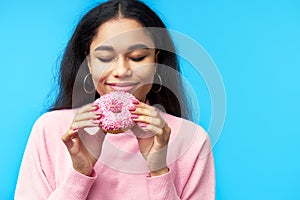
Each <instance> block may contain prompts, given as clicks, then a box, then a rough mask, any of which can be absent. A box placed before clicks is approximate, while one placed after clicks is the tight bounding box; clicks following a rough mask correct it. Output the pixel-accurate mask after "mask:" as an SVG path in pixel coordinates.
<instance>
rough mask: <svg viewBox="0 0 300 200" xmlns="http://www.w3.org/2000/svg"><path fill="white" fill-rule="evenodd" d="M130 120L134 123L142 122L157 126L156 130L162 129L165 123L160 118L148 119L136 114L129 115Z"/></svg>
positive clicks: (148, 117)
mask: <svg viewBox="0 0 300 200" xmlns="http://www.w3.org/2000/svg"><path fill="white" fill-rule="evenodd" d="M131 119H132V120H133V121H134V122H144V123H147V124H152V125H154V126H157V127H158V128H162V127H163V126H164V124H165V121H164V120H163V119H161V118H160V117H159V118H157V117H150V116H146V115H136V114H131Z"/></svg>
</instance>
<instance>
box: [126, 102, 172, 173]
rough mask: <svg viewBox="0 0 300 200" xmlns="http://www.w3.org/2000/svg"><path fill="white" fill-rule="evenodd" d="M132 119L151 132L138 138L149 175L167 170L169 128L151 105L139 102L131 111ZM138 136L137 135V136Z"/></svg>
mask: <svg viewBox="0 0 300 200" xmlns="http://www.w3.org/2000/svg"><path fill="white" fill-rule="evenodd" d="M131 113H132V119H133V120H134V121H135V122H136V123H137V125H138V126H139V127H140V128H141V129H143V130H144V131H147V132H150V133H152V135H151V136H150V137H148V138H138V141H139V144H140V150H141V152H142V154H144V157H145V159H146V160H147V164H148V167H149V169H150V171H151V176H157V175H161V174H164V173H167V172H168V171H169V169H168V167H167V161H166V160H167V147H168V143H169V139H170V134H171V129H170V127H169V126H168V124H167V123H166V122H165V120H164V119H163V118H162V117H161V116H160V114H159V112H158V111H157V109H156V108H155V107H153V106H150V105H148V104H145V103H142V102H140V103H139V104H137V105H136V110H135V111H132V112H131ZM137 137H138V136H137Z"/></svg>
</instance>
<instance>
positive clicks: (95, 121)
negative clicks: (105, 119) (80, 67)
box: [92, 120, 100, 124]
mask: <svg viewBox="0 0 300 200" xmlns="http://www.w3.org/2000/svg"><path fill="white" fill-rule="evenodd" d="M92 122H93V124H99V123H100V120H93V121H92Z"/></svg>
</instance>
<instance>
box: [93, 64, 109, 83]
mask: <svg viewBox="0 0 300 200" xmlns="http://www.w3.org/2000/svg"><path fill="white" fill-rule="evenodd" d="M106 68H107V66H106V65H103V64H99V63H97V62H95V61H92V62H91V67H90V73H91V74H92V76H93V80H94V83H98V82H99V81H100V82H101V80H103V78H104V77H105V76H106V74H107V73H108V72H107V70H106Z"/></svg>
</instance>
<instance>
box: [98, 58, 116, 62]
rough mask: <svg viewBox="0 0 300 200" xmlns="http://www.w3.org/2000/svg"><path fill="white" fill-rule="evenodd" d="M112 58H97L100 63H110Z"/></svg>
mask: <svg viewBox="0 0 300 200" xmlns="http://www.w3.org/2000/svg"><path fill="white" fill-rule="evenodd" d="M113 59H114V58H98V60H100V61H101V62H111V61H113Z"/></svg>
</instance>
